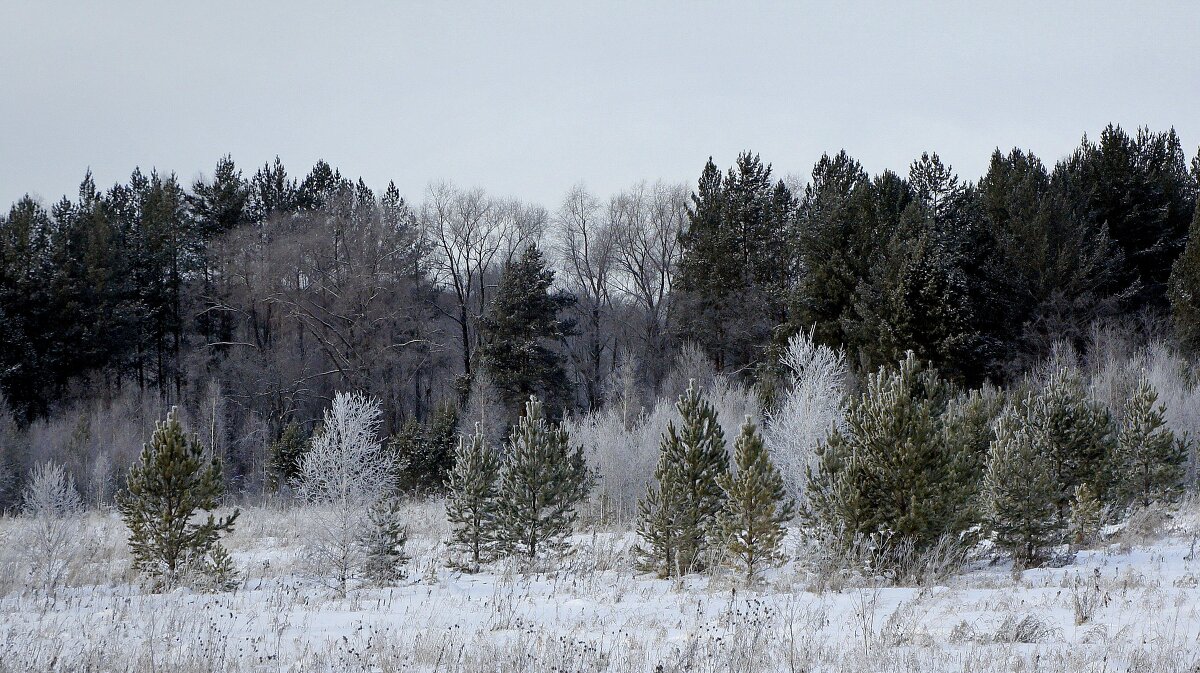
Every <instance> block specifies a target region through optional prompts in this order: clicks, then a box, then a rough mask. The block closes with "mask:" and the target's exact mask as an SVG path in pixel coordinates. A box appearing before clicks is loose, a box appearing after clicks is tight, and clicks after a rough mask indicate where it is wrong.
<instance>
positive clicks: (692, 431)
mask: <svg viewBox="0 0 1200 673" xmlns="http://www.w3.org/2000/svg"><path fill="white" fill-rule="evenodd" d="M676 407H677V408H678V410H679V414H680V416H681V417H682V427H678V426H676V425H675V422H674V421H671V422H670V423H668V424H667V432H666V434H664V435H663V438H662V443H661V445H660V447H661V448H660V453H659V459H658V467H657V468H656V470H655V479H656V481H657V484H651V485H650V487H649V490H648V492H647V495H646V498H645V499H643V501H642V502H641V503H640V505H639V509H640V511H641V522H640V526H639V529H638V532H639V534H640V535H641V536H642V538H643V539H644V540H645V541H646V542H647V543H648V544H649V549H645V550H643V553H644V554H645V555H646V557H647V558H646V559H644V562H643V566H646V567H656V568H657V569H658V571H659V573H660V574H661V575H663V576H671V575H675V574H683V573H689V572H695V571H698V570H702V569H703V568H704V566H705V555H706V553H707V552H709V551H711V550H713V548H714V547H715V546H716V544H717V542H718V541H719V539H720V527H719V521H718V516H719V514H720V512H721V510H722V508H723V507H724V504H725V492H724V491H723V490H722V489H721V485H720V480H721V477H722V475H725V474H727V473H728V472H729V455H728V453H727V452H726V449H725V434H724V432H723V431H722V430H721V426H720V424H719V423H718V422H717V413H716V410H715V409H713V407H712V405H711V404H709V403H708V402H707V401H706V400H705V399H704V398H703V397H702V396H701V394H700V391H699V389H698V388H697V386H696V382H695V381H694V380H693V381H691V383H690V385H689V386H688V389H687V392H685V393H684V394H683V395H682V396H680V398H679V402H678V403H677V405H676Z"/></svg>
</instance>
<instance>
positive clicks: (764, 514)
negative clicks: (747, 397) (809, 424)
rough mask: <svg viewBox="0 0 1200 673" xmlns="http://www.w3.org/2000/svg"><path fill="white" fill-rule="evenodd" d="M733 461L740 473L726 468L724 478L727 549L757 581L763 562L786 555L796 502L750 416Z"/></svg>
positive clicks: (736, 442)
mask: <svg viewBox="0 0 1200 673" xmlns="http://www.w3.org/2000/svg"><path fill="white" fill-rule="evenodd" d="M733 462H734V464H735V466H736V468H737V472H736V473H734V474H733V475H730V474H729V473H725V474H724V475H721V480H720V484H721V488H722V489H723V490H724V491H725V509H724V511H723V512H722V513H721V532H722V533H723V535H724V539H725V544H726V547H727V549H728V550H729V552H730V553H732V554H733V556H734V557H735V558H736V559H737V561H738V563H740V564H741V566H742V568H743V569H744V570H745V572H746V581H747V582H751V581H753V580H754V578H755V575H756V573H757V572H758V569H759V567H760V566H761V565H762V564H763V563H770V562H772V561H775V560H777V559H778V558H779V557H780V547H781V546H782V544H783V538H784V536H785V535H786V533H787V529H786V528H784V524H786V523H787V522H788V521H789V520H790V519H791V518H792V513H793V512H794V511H795V503H794V502H793V501H792V499H791V498H789V497H788V496H787V493H786V491H785V490H784V487H783V477H782V476H781V475H780V474H779V470H778V469H776V468H775V465H774V464H773V463H772V462H771V458H770V455H769V454H768V452H767V447H766V444H765V443H763V440H762V436H761V435H759V433H758V429H757V428H756V427H755V426H754V424H753V423H752V422H751V421H750V418H749V417H747V418H746V422H745V424H743V425H742V431H741V434H739V435H738V438H737V439H736V440H734V443H733Z"/></svg>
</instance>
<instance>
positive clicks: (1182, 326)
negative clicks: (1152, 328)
mask: <svg viewBox="0 0 1200 673" xmlns="http://www.w3.org/2000/svg"><path fill="white" fill-rule="evenodd" d="M1169 296H1170V299H1171V312H1172V316H1173V317H1174V319H1175V336H1176V338H1178V339H1179V344H1180V345H1181V346H1183V348H1184V350H1186V351H1187V352H1189V353H1191V354H1193V355H1195V354H1197V353H1200V203H1198V204H1197V205H1196V212H1195V214H1194V215H1193V216H1192V224H1191V227H1190V228H1189V230H1188V237H1187V245H1186V247H1184V249H1183V254H1181V255H1180V256H1179V257H1178V258H1177V259H1176V260H1175V264H1174V266H1173V267H1172V268H1171V278H1170V291H1169Z"/></svg>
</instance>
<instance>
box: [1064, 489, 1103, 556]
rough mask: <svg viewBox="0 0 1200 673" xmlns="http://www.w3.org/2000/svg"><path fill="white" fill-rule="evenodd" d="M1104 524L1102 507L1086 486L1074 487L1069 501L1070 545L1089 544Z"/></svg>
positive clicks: (1094, 494) (1098, 499)
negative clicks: (1073, 495) (1073, 493)
mask: <svg viewBox="0 0 1200 673" xmlns="http://www.w3.org/2000/svg"><path fill="white" fill-rule="evenodd" d="M1103 522H1104V505H1103V504H1101V503H1100V498H1097V497H1096V493H1095V492H1094V491H1092V489H1091V487H1090V486H1088V485H1087V484H1080V485H1078V486H1076V487H1075V497H1074V498H1073V499H1072V500H1071V525H1070V530H1071V544H1075V545H1085V544H1090V543H1092V542H1093V541H1095V539H1096V538H1097V537H1098V536H1099V535H1100V525H1101V524H1102V523H1103Z"/></svg>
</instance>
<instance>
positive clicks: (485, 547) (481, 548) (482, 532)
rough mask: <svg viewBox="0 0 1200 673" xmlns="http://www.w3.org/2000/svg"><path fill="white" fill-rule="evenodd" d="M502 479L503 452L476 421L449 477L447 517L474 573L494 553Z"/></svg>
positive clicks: (462, 439) (455, 544)
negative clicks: (489, 442)
mask: <svg viewBox="0 0 1200 673" xmlns="http://www.w3.org/2000/svg"><path fill="white" fill-rule="evenodd" d="M499 478H500V454H499V452H498V451H496V450H495V449H494V448H492V447H490V446H487V445H486V444H485V443H484V440H483V433H482V432H481V431H480V428H479V425H478V424H476V426H475V433H474V434H472V435H471V436H470V438H467V437H460V438H459V440H458V448H457V449H456V450H455V452H454V466H453V467H452V468H451V469H450V473H449V475H448V476H447V478H446V518H447V519H449V521H450V527H451V529H452V533H451V534H452V536H453V545H452V546H453V547H455V548H456V551H457V552H458V553H460V554H465V555H466V556H467V557H468V561H467V562H466V563H465V564H463V565H464V566H465V568H466V569H467V570H470V571H472V572H474V571H477V570H479V564H480V563H483V562H486V561H490V560H491V558H492V556H493V554H494V552H495V546H496V541H497V540H496V536H497V533H498V531H497V530H496V526H497V515H498V512H499V501H498V497H499V495H498V488H499V483H498V481H499Z"/></svg>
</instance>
